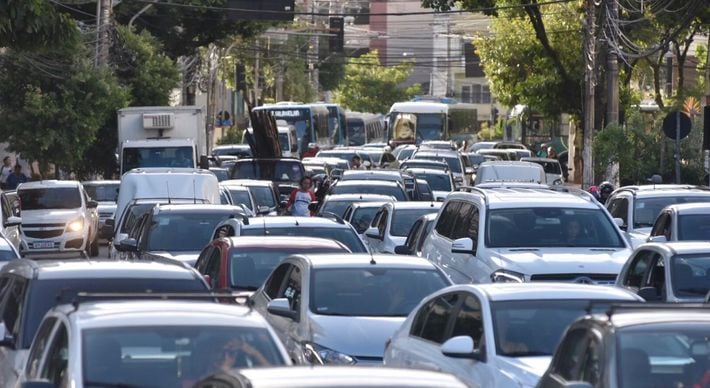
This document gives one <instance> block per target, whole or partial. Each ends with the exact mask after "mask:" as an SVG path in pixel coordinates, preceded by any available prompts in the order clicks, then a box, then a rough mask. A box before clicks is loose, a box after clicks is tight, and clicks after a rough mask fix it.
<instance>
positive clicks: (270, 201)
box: [249, 186, 276, 208]
mask: <svg viewBox="0 0 710 388" xmlns="http://www.w3.org/2000/svg"><path fill="white" fill-rule="evenodd" d="M249 190H250V191H251V194H252V195H253V196H254V201H256V205H257V206H268V207H269V208H274V207H276V198H275V197H274V191H273V190H272V189H271V187H261V186H252V187H250V188H249Z"/></svg>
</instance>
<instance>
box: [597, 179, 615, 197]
mask: <svg viewBox="0 0 710 388" xmlns="http://www.w3.org/2000/svg"><path fill="white" fill-rule="evenodd" d="M612 191H614V185H612V184H611V182H609V181H604V182H602V183H601V184H599V192H600V193H602V194H611V192H612Z"/></svg>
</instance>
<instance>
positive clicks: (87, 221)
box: [17, 180, 99, 257]
mask: <svg viewBox="0 0 710 388" xmlns="http://www.w3.org/2000/svg"><path fill="white" fill-rule="evenodd" d="M17 194H18V195H19V197H20V206H21V209H22V229H21V230H22V249H21V251H22V252H23V254H24V253H27V254H32V253H44V252H70V251H86V253H87V254H88V255H89V256H92V257H93V256H98V254H99V245H98V240H99V233H98V232H99V214H98V212H97V210H96V208H97V207H98V203H97V202H96V201H94V200H91V199H90V198H89V196H88V195H87V194H86V191H85V190H84V187H83V186H82V185H81V183H79V182H75V181H55V180H47V181H38V182H28V183H22V184H20V186H19V187H18V188H17Z"/></svg>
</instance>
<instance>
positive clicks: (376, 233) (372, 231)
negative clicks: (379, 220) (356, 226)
mask: <svg viewBox="0 0 710 388" xmlns="http://www.w3.org/2000/svg"><path fill="white" fill-rule="evenodd" d="M365 236H366V237H369V238H374V239H376V240H383V238H382V236H380V230H379V229H377V227H376V226H371V227H369V228H367V230H365Z"/></svg>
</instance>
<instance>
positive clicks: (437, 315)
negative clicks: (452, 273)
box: [410, 293, 461, 344]
mask: <svg viewBox="0 0 710 388" xmlns="http://www.w3.org/2000/svg"><path fill="white" fill-rule="evenodd" d="M460 300H461V296H460V295H459V294H456V293H455V294H448V295H442V296H440V297H438V298H436V299H434V300H432V301H431V302H429V303H428V304H427V305H426V306H424V307H422V309H421V310H419V314H418V315H417V317H416V318H415V321H414V324H413V325H412V331H411V332H410V335H413V336H415V337H420V338H422V339H425V340H427V341H431V342H435V343H439V344H440V343H443V342H444V341H446V339H447V338H449V336H448V335H447V331H448V330H447V329H448V327H449V322H450V321H451V318H452V315H453V312H454V311H455V309H456V306H457V304H458V303H459V301H460Z"/></svg>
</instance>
